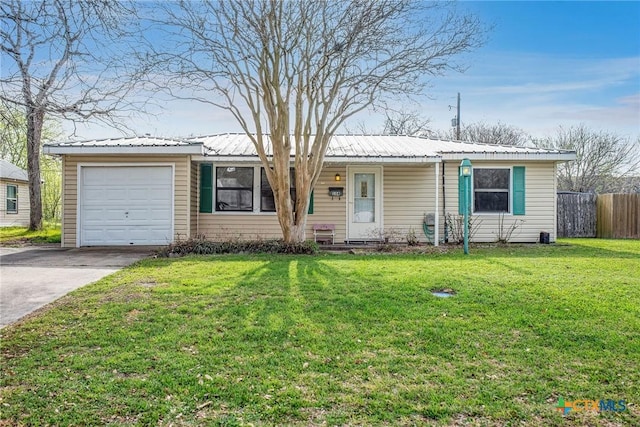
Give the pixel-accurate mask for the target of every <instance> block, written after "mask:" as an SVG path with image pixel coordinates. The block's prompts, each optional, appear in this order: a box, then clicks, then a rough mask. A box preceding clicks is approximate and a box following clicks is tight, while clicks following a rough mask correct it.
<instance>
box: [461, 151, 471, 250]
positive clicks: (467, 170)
mask: <svg viewBox="0 0 640 427" xmlns="http://www.w3.org/2000/svg"><path fill="white" fill-rule="evenodd" d="M471 170H472V167H471V161H470V160H469V159H463V160H462V162H461V163H460V177H461V178H462V179H463V180H464V198H463V200H464V205H463V206H462V209H463V210H462V212H464V253H465V255H469V212H470V211H471V197H470V193H471Z"/></svg>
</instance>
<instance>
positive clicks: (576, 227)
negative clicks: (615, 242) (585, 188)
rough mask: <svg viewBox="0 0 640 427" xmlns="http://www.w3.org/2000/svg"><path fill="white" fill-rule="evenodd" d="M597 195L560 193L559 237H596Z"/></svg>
mask: <svg viewBox="0 0 640 427" xmlns="http://www.w3.org/2000/svg"><path fill="white" fill-rule="evenodd" d="M596 197H597V196H596V194H593V193H574V192H568V191H567V192H564V191H563V192H559V193H558V237H596Z"/></svg>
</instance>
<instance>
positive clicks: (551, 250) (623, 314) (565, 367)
mask: <svg viewBox="0 0 640 427" xmlns="http://www.w3.org/2000/svg"><path fill="white" fill-rule="evenodd" d="M443 288H450V289H452V290H454V291H455V292H456V295H455V296H453V297H450V298H436V297H434V296H433V295H431V293H430V291H431V290H432V289H443ZM1 334H2V391H1V394H0V413H1V416H0V425H20V424H23V425H46V424H49V425H104V424H112V425H162V426H169V425H174V426H180V425H186V426H196V425H198V426H199V425H300V426H308V425H424V424H427V425H488V426H493V425H495V426H503V425H523V424H524V425H534V426H548V425H558V426H560V425H576V426H578V425H595V426H598V425H601V426H612V425H639V424H640V363H639V361H640V241H607V240H564V241H562V242H561V244H557V245H524V246H518V245H513V246H499V247H483V248H475V247H472V248H471V255H470V256H464V255H462V254H461V249H460V250H458V249H456V250H454V251H451V252H449V253H444V254H428V255H409V254H404V255H350V254H344V255H319V256H284V255H282V256H275V255H255V256H247V255H245V256H240V255H233V256H208V257H186V258H177V259H176V258H173V259H150V260H145V261H142V262H140V263H138V264H136V265H134V266H132V267H130V268H128V269H125V270H123V271H121V272H119V273H116V274H115V275H112V276H110V277H108V278H105V279H103V280H101V281H100V282H97V283H96V284H93V285H90V286H87V287H85V288H83V289H80V290H78V291H75V292H74V293H72V294H71V295H69V296H67V297H65V298H63V299H61V300H59V301H58V302H57V303H55V304H54V305H53V306H52V307H51V309H50V310H48V311H45V312H42V313H40V314H38V315H35V316H32V317H31V318H30V319H28V320H25V321H23V322H21V323H19V324H16V325H13V326H9V327H7V328H5V329H3V330H2V331H1ZM561 397H562V398H563V399H564V400H565V401H575V400H583V399H588V400H595V401H600V400H601V399H605V400H608V399H612V400H615V401H616V402H618V401H619V400H624V401H625V406H626V410H625V411H623V412H611V411H609V412H602V413H598V412H597V411H592V410H589V411H578V410H574V411H571V412H570V413H569V414H568V415H567V416H566V417H563V416H562V415H561V414H560V412H558V411H557V410H556V408H555V407H556V406H557V405H558V400H559V399H560V398H561ZM618 408H619V406H618Z"/></svg>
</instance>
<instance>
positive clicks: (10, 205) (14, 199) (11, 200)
mask: <svg viewBox="0 0 640 427" xmlns="http://www.w3.org/2000/svg"><path fill="white" fill-rule="evenodd" d="M7 213H18V186H17V185H7Z"/></svg>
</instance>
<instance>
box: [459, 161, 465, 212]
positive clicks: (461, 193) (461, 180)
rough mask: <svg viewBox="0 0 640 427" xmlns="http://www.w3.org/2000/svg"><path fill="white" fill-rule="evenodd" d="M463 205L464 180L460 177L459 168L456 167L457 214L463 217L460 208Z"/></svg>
mask: <svg viewBox="0 0 640 427" xmlns="http://www.w3.org/2000/svg"><path fill="white" fill-rule="evenodd" d="M463 205H464V179H463V178H462V177H461V176H460V166H458V214H459V215H464V211H463V210H462V206H463Z"/></svg>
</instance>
